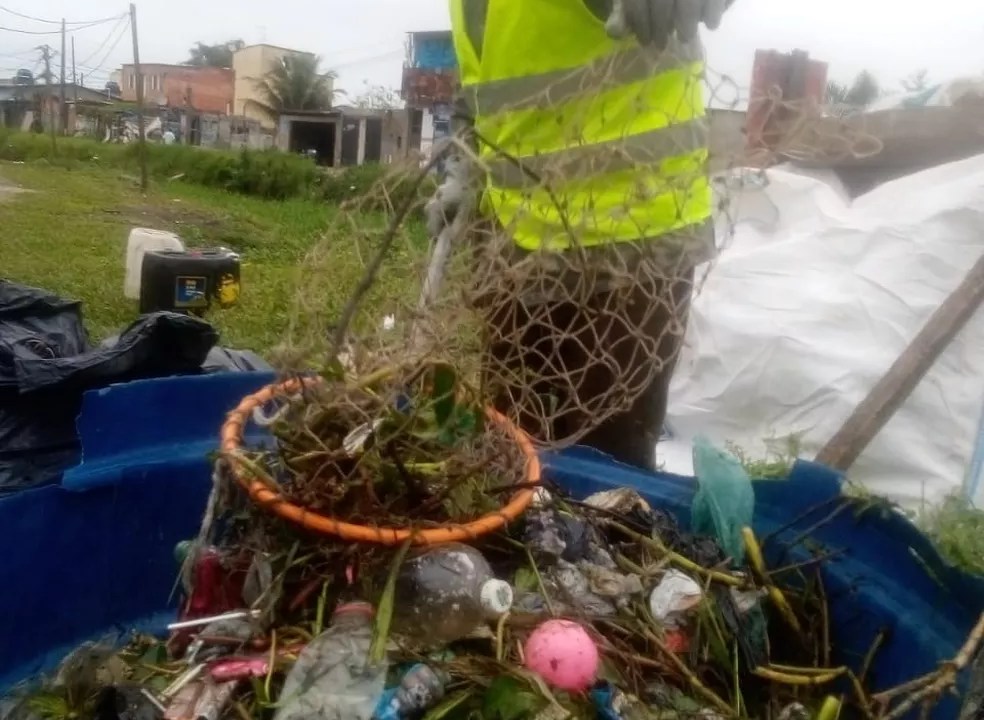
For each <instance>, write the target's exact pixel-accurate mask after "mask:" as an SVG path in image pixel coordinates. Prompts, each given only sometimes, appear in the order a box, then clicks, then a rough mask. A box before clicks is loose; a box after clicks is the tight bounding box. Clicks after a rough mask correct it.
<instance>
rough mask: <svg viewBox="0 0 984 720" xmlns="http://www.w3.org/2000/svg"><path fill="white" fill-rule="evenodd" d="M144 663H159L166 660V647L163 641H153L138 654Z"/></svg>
mask: <svg viewBox="0 0 984 720" xmlns="http://www.w3.org/2000/svg"><path fill="white" fill-rule="evenodd" d="M140 662H141V663H143V664H144V665H161V664H162V663H166V662H167V647H165V645H164V643H154V644H153V645H151V646H150V647H149V648H147V650H146V652H144V654H143V655H141V656H140Z"/></svg>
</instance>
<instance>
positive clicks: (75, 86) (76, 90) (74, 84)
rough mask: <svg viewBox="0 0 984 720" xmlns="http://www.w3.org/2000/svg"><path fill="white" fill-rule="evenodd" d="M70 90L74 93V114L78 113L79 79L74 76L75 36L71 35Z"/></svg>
mask: <svg viewBox="0 0 984 720" xmlns="http://www.w3.org/2000/svg"><path fill="white" fill-rule="evenodd" d="M72 90H73V91H74V93H75V112H76V113H78V111H79V78H78V75H76V74H75V36H74V35H72Z"/></svg>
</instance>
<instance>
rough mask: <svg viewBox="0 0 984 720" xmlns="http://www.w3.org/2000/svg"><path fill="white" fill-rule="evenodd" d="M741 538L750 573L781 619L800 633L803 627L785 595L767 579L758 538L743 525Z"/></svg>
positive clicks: (767, 575)
mask: <svg viewBox="0 0 984 720" xmlns="http://www.w3.org/2000/svg"><path fill="white" fill-rule="evenodd" d="M741 534H742V538H743V539H744V540H745V552H746V554H747V555H748V564H749V567H751V570H752V573H753V574H755V575H756V576H757V578H758V580H759V582H761V583H762V584H763V585H764V586H765V589H766V591H767V592H768V593H769V599H770V600H771V601H772V604H773V605H775V606H776V609H777V610H778V611H779V614H780V615H782V617H783V620H785V621H786V624H787V625H789V627H790V628H792V629H793V630H794V631H795V632H796V634H798V635H802V634H803V629H802V627H801V626H800V623H799V620H798V619H797V617H796V613H794V612H793V609H792V608H791V607H790V606H789V601H788V600H786V596H785V595H783V594H782V590H780V589H779V588H778V587H776V586H775V585H773V584H772V581H771V580H770V579H769V574H768V570H767V569H766V567H765V559H764V558H763V557H762V548H760V547H759V544H758V540H756V539H755V533H754V532H752V529H751V528H748V527H745V528H742V529H741Z"/></svg>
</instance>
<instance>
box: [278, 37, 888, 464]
mask: <svg viewBox="0 0 984 720" xmlns="http://www.w3.org/2000/svg"><path fill="white" fill-rule="evenodd" d="M673 52H677V51H676V50H668V51H666V52H664V53H663V54H662V55H659V56H654V57H652V58H649V59H647V61H646V62H649V63H650V66H649V70H650V71H651V72H648V73H645V74H644V76H642V77H641V79H638V80H635V81H634V82H633V85H632V87H633V88H634V90H633V92H636V91H637V92H638V98H640V100H639V102H636V103H635V105H634V106H633V107H632V108H631V109H628V108H625V107H619V106H618V104H617V103H616V102H614V101H613V100H612V96H611V95H606V93H608V91H609V90H610V89H611V88H615V87H618V86H619V85H620V83H622V84H624V82H623V81H624V78H625V76H626V72H628V71H631V70H632V68H628V70H627V67H626V66H625V65H624V64H623V65H622V66H618V65H614V64H612V63H600V64H597V65H595V66H592V67H591V68H589V69H587V70H586V69H584V68H582V69H579V70H578V71H577V72H576V73H573V74H570V75H566V76H559V77H557V78H556V81H555V82H552V83H548V84H546V85H544V86H543V87H540V88H538V89H535V90H529V91H526V92H517V93H515V94H514V97H512V99H511V101H510V102H503V101H502V99H501V98H497V99H496V100H495V102H497V103H498V106H497V109H496V114H497V116H511V117H514V118H515V117H520V118H521V120H520V121H518V123H517V125H516V127H515V128H514V130H513V131H503V130H501V127H497V125H496V123H495V122H491V123H484V124H483V123H479V125H480V126H481V127H479V128H478V130H477V132H476V131H475V128H474V127H472V126H471V125H469V124H468V123H464V125H463V127H462V128H461V129H460V131H459V132H458V133H457V134H456V135H455V136H454V137H453V138H451V139H450V140H448V141H447V144H446V146H445V147H444V148H443V149H442V150H441V151H440V152H435V153H434V154H433V156H432V158H431V160H430V162H428V163H426V164H423V165H421V164H419V163H412V164H404V165H394V166H393V167H392V169H391V170H390V171H389V172H388V173H387V174H386V176H385V177H384V178H383V179H382V180H381V181H380V182H379V183H377V184H376V186H375V187H374V188H373V189H372V190H371V191H370V192H368V193H365V194H363V195H361V196H360V197H358V198H354V199H353V200H351V201H350V202H348V203H347V204H346V205H345V206H343V208H342V211H341V212H340V213H339V215H338V217H337V219H336V221H335V222H334V223H333V224H332V226H331V227H330V228H328V230H327V231H326V233H325V235H324V237H323V238H322V240H321V241H320V242H319V243H318V244H317V245H316V247H315V248H314V250H313V251H312V252H311V253H310V255H309V256H308V257H307V258H306V260H305V261H304V263H303V265H302V270H301V277H300V278H299V284H298V291H297V297H296V300H295V306H294V311H293V313H292V314H291V318H290V324H289V327H288V331H287V333H286V338H285V344H284V352H283V353H282V355H281V357H280V362H281V364H282V365H283V367H284V368H285V369H292V368H295V367H298V366H301V365H305V364H307V365H310V364H311V362H312V361H314V362H315V363H317V362H318V361H319V360H320V361H323V359H324V358H325V357H328V356H331V355H332V354H333V353H334V352H335V350H340V351H341V355H340V357H341V358H342V359H343V360H344V362H345V363H347V364H348V367H349V369H350V370H352V371H354V372H356V373H366V372H372V371H373V369H378V368H379V367H384V366H387V365H392V364H393V363H395V362H401V361H403V360H405V359H406V358H407V357H410V356H412V357H415V358H418V359H420V358H431V359H435V360H437V359H439V360H441V361H442V362H448V363H450V364H452V365H453V366H454V367H455V368H456V369H457V371H458V373H459V374H460V376H461V377H464V378H468V379H469V382H471V383H472V384H473V386H474V387H475V388H476V392H477V393H478V394H479V395H480V397H481V402H482V403H484V404H487V405H491V406H494V407H496V408H498V409H499V410H500V411H501V412H502V413H504V414H505V415H506V416H507V417H508V418H509V419H510V420H511V421H512V422H513V423H515V424H516V425H518V426H520V427H521V428H522V429H524V430H525V431H526V432H527V433H529V435H530V436H531V437H532V438H533V439H534V440H535V441H536V442H537V443H540V444H541V445H543V446H547V447H564V446H566V445H570V444H572V443H575V442H578V441H583V440H585V439H588V440H590V439H592V436H593V435H597V434H598V433H603V434H605V435H606V437H605V439H604V440H603V442H602V443H601V444H602V445H604V446H605V447H607V448H609V449H611V448H617V447H629V448H630V453H631V446H633V445H635V446H640V447H647V448H648V451H647V452H650V453H651V448H652V447H653V446H654V444H655V441H656V439H657V437H656V435H657V434H658V432H659V424H660V420H661V419H662V414H663V412H664V411H665V404H666V394H667V389H668V382H669V376H670V374H671V372H672V370H673V367H674V363H675V361H676V358H677V356H678V354H679V352H680V349H681V347H682V344H683V338H684V333H685V330H686V327H687V316H688V308H689V306H690V303H691V301H692V298H693V297H694V295H695V293H697V292H699V287H700V284H701V281H702V279H703V278H704V277H706V274H707V272H709V271H710V270H711V268H712V267H713V263H714V257H715V254H716V253H717V252H719V251H720V250H721V249H722V248H723V247H726V246H727V244H728V242H729V240H730V236H731V233H732V231H733V227H734V208H735V207H736V200H737V199H738V196H739V195H740V194H741V192H742V189H741V188H742V183H741V182H740V181H739V182H735V181H733V179H728V177H729V171H730V170H731V169H734V168H749V167H750V168H753V169H761V168H764V167H767V166H768V165H770V164H774V163H775V162H777V161H782V160H786V159H790V158H792V159H795V160H797V161H799V162H810V161H818V162H819V161H825V160H831V159H837V158H843V157H859V156H863V155H866V154H871V153H873V152H877V151H878V149H879V148H880V144H879V142H878V140H877V139H876V138H873V137H871V136H868V135H866V134H865V133H863V132H861V131H858V130H856V129H854V128H853V126H850V125H848V124H845V123H844V122H842V121H840V120H839V119H837V118H833V117H826V116H825V115H824V114H823V112H822V108H819V107H818V106H817V105H816V103H814V102H811V101H802V100H795V101H790V100H784V99H783V97H782V92H781V90H779V89H778V88H772V89H770V91H769V92H768V94H767V95H766V96H764V97H760V98H754V99H752V102H751V105H750V106H749V112H748V114H747V119H746V121H745V127H744V128H743V130H744V131H745V132H744V136H743V135H742V134H741V131H739V130H738V129H737V128H732V135H731V136H730V137H731V140H730V141H729V139H728V138H727V137H723V136H721V135H720V134H717V135H716V134H715V133H716V130H715V128H714V126H713V122H712V123H711V128H710V137H709V140H708V138H707V136H706V134H705V133H706V132H707V130H708V118H704V119H696V120H695V119H694V118H692V117H691V116H692V114H693V113H692V112H691V111H690V109H689V106H688V104H687V102H685V101H684V99H685V98H688V97H693V96H694V88H692V87H688V88H684V89H683V91H682V92H678V91H679V89H678V91H674V93H670V95H671V96H673V97H677V95H679V102H674V101H670V102H667V101H665V99H664V100H660V102H659V103H658V106H655V105H654V104H653V99H654V98H664V97H665V96H666V95H667V93H666V91H665V82H666V80H665V73H662V72H661V71H663V70H666V69H667V68H671V67H680V66H685V65H686V63H687V61H688V58H686V57H683V56H682V55H681V56H680V57H673V56H672V53H673ZM638 61H639V60H638V58H635V59H634V60H633V62H638ZM636 71H638V68H636ZM687 82H688V83H693V84H700V85H701V86H702V92H703V95H704V101H705V103H706V105H707V106H708V107H710V108H716V110H711V111H710V112H709V118H713V117H714V116H715V115H717V114H726V113H727V111H728V110H739V109H742V110H743V109H744V108H745V106H746V105H748V103H746V99H747V98H746V97H744V96H743V92H742V91H741V90H740V89H739V88H738V86H737V85H736V83H734V81H732V80H731V79H730V78H728V77H726V76H722V75H719V74H717V73H714V72H713V71H712V70H709V69H708V70H705V71H703V72H702V73H700V74H699V75H697V74H694V75H693V76H692V77H691V78H690V79H689V80H687ZM661 83H663V85H661ZM490 102H491V101H490ZM534 115H535V117H536V119H535V120H530V119H529V118H532V117H534ZM523 117H525V118H526V120H522V118H523ZM753 121H754V122H753ZM738 123H739V124H740V123H741V121H740V120H739V121H738ZM753 125H754V127H753ZM490 128H491V130H490ZM492 135H495V137H492ZM736 138H737V139H738V141H737V142H735V141H734V139H736ZM707 144H709V146H710V148H711V149H710V157H706V156H705V155H702V154H701V153H700V151H699V150H698V151H695V148H698V147H706V146H707ZM445 165H450V166H451V167H452V169H453V170H454V174H455V175H456V176H459V177H461V176H463V175H465V176H467V182H465V183H464V187H463V188H462V187H458V188H452V187H448V186H443V187H442V188H441V189H440V190H438V193H444V194H445V195H444V199H445V200H447V201H448V202H449V203H451V202H452V201H453V204H454V205H455V206H456V208H457V210H458V213H457V215H455V216H454V218H455V219H454V222H453V223H452V224H451V225H450V230H449V231H447V232H446V233H445V235H446V239H448V240H449V242H448V251H447V256H446V258H444V259H443V260H442V261H437V262H435V261H434V260H433V258H434V256H435V248H437V247H443V245H442V244H441V243H440V242H435V240H434V239H433V238H430V237H428V232H427V229H426V223H425V219H424V218H425V214H424V207H425V205H426V204H427V202H428V200H429V199H431V198H432V196H433V195H434V190H435V187H434V182H435V181H434V179H433V178H434V175H435V173H434V169H435V167H440V166H445ZM756 172H757V170H756ZM489 177H492V178H493V181H492V183H491V185H490V184H488V178H489ZM707 177H711V178H712V181H711V183H710V185H711V196H712V202H711V217H709V218H707V219H706V220H700V219H699V217H698V216H699V213H696V212H695V210H694V208H696V207H699V204H700V202H701V199H700V197H698V196H697V193H700V192H702V191H701V190H700V187H701V179H702V178H707ZM730 177H731V178H733V177H735V174H734V173H732V174H731V175H730ZM503 186H506V187H510V188H513V189H514V190H515V191H514V192H513V193H512V194H511V195H509V196H508V198H507V199H504V196H501V195H498V194H497V188H500V187H503ZM490 188H491V189H490ZM703 192H706V190H705V191H703ZM450 217H451V216H450V215H449V216H448V218H449V219H450ZM695 218H696V220H695ZM626 228H630V229H633V231H631V232H629V231H627V230H626ZM435 229H436V228H435ZM538 231H542V232H541V234H540V236H539V238H538V239H539V240H541V241H548V239H549V241H551V242H553V243H554V247H551V248H549V249H532V250H531V249H524V247H521V244H520V243H518V239H519V236H520V235H523V236H524V237H525V238H526V239H529V238H530V237H534V238H535V237H537V233H538ZM616 236H617V237H616ZM340 243H348V244H352V243H354V244H355V245H356V247H357V248H358V251H359V256H360V258H361V260H362V265H363V267H362V270H361V273H360V276H359V279H358V281H354V280H350V281H348V282H347V283H346V282H342V281H341V279H340V278H339V276H338V274H337V273H336V272H334V271H333V265H332V257H333V252H334V251H335V250H336V249H337V248H338V246H339V244H340ZM526 245H527V246H529V245H528V243H526ZM561 245H564V247H561ZM437 254H439V253H437ZM435 270H437V272H435ZM429 271H430V272H429ZM423 296H426V301H423V300H422V297H423ZM386 317H391V318H392V319H393V322H392V323H386V324H385V325H384V318H386Z"/></svg>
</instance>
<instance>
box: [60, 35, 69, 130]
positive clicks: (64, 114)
mask: <svg viewBox="0 0 984 720" xmlns="http://www.w3.org/2000/svg"><path fill="white" fill-rule="evenodd" d="M61 41H62V43H61V45H62V48H61V61H62V66H61V131H62V134H65V133H67V132H68V103H67V102H66V100H65V18H62V26H61Z"/></svg>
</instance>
